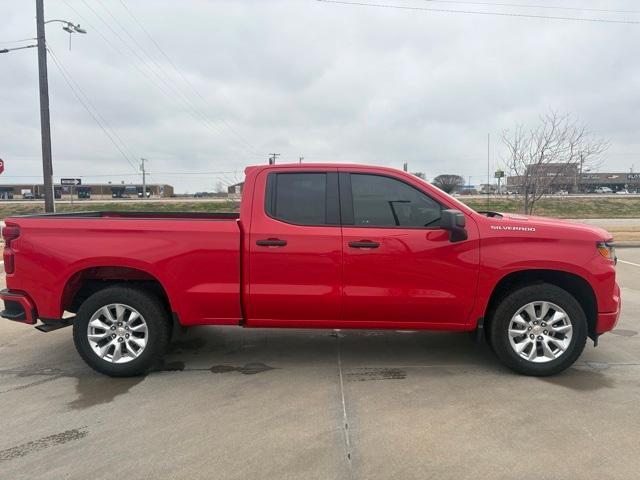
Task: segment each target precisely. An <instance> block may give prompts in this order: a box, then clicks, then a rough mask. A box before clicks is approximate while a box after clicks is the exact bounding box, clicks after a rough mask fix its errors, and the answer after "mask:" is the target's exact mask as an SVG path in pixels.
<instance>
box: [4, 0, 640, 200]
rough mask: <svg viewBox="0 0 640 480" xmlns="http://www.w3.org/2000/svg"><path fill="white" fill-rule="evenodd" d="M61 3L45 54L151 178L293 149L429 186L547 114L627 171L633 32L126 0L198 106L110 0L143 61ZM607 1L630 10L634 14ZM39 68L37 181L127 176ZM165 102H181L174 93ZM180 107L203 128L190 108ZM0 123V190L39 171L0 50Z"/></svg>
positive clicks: (11, 66)
mask: <svg viewBox="0 0 640 480" xmlns="http://www.w3.org/2000/svg"><path fill="white" fill-rule="evenodd" d="M31 3H32V2H11V3H10V4H8V5H5V6H4V7H3V8H4V15H5V19H6V20H5V22H4V24H3V29H2V32H1V34H0V41H3V40H12V39H15V38H24V37H27V36H30V35H33V31H34V18H33V17H34V11H33V5H32V4H31ZM68 3H69V4H70V5H71V6H72V7H73V9H71V8H69V7H68V6H67V5H66V3H65V2H53V1H48V2H46V4H47V5H46V8H47V16H48V17H49V18H68V19H70V20H74V21H77V22H79V23H81V24H83V25H85V26H86V27H87V28H88V30H89V34H88V35H86V36H79V35H77V36H75V37H74V38H73V42H72V50H71V51H68V47H67V40H68V38H67V36H66V34H64V33H63V32H62V31H60V30H59V29H58V27H57V26H55V25H51V26H49V27H47V28H48V38H49V44H50V46H51V47H52V48H53V49H54V51H55V53H56V55H57V56H58V58H59V59H60V60H61V61H62V62H63V64H64V65H65V67H66V68H67V69H68V70H69V72H70V73H71V74H72V75H73V78H74V79H75V81H76V82H77V83H78V84H79V85H80V86H81V88H82V89H83V90H84V91H85V92H86V94H87V95H88V96H89V98H90V99H91V102H92V103H93V104H95V106H96V107H97V109H98V110H99V112H100V114H101V115H102V117H104V118H105V119H106V120H107V122H108V124H109V125H110V126H111V127H113V129H114V130H115V131H116V132H117V133H118V135H119V136H120V137H121V138H122V139H123V140H124V142H125V143H126V148H127V150H128V151H130V152H131V155H130V156H131V157H132V161H134V162H136V161H137V158H136V157H137V156H145V157H148V158H150V159H151V162H150V167H149V168H150V170H151V171H152V172H153V171H155V172H176V171H179V172H187V171H235V172H238V175H240V174H241V172H242V170H243V168H244V167H245V166H246V165H248V164H252V163H256V162H264V161H266V156H267V154H268V153H270V152H274V151H275V152H280V153H282V157H281V159H282V161H296V160H297V158H298V157H299V156H300V155H304V156H305V158H306V159H307V160H308V161H313V160H318V161H356V162H372V163H378V164H389V165H394V166H397V167H400V166H401V165H402V163H403V162H404V161H408V162H409V164H410V168H411V169H412V170H416V171H425V172H427V174H428V175H430V176H435V175H437V174H439V173H445V172H452V173H460V174H462V175H465V176H468V175H472V176H475V177H476V180H475V181H481V178H482V176H483V175H485V172H486V166H485V165H486V164H485V156H486V135H487V133H491V135H492V138H493V139H494V142H493V145H492V151H493V152H494V153H493V157H492V161H493V164H494V165H493V166H494V167H495V166H497V165H498V162H499V143H498V137H499V134H500V131H501V130H502V129H503V128H508V127H510V126H512V125H513V124H514V123H516V122H523V123H526V122H531V121H535V119H536V118H537V116H538V115H539V114H541V113H543V112H545V111H546V110H547V109H549V108H555V109H559V110H563V111H570V112H573V113H574V114H575V115H577V116H579V117H580V118H581V119H582V120H584V121H585V122H586V123H587V124H589V125H590V126H591V128H592V130H594V132H595V133H597V134H598V135H602V136H605V137H608V138H609V139H610V140H611V143H612V146H611V149H610V155H609V162H608V165H607V167H606V168H608V169H609V168H610V169H614V168H615V169H625V170H626V169H627V168H628V167H629V166H630V164H631V163H633V162H634V159H637V160H636V163H638V162H639V161H640V140H639V135H638V133H639V132H638V121H637V119H638V114H639V113H640V96H639V94H638V92H640V65H639V64H638V62H637V61H636V60H635V58H636V56H637V52H636V47H635V46H636V45H638V44H640V26H637V25H636V26H633V25H609V24H587V23H578V22H573V23H572V22H560V21H544V20H534V19H513V18H494V17H484V16H464V15H446V14H437V13H426V12H406V11H393V10H387V9H375V8H362V7H347V6H340V5H330V4H321V3H317V2H313V1H302V0H297V1H294V0H291V1H275V0H274V1H271V0H270V1H264V0H262V1H258V0H255V1H230V0H229V1H215V2H206V1H181V2H176V1H168V0H165V1H151V0H135V1H134V0H126V3H127V5H128V6H129V8H130V9H131V10H132V11H133V12H134V13H135V15H136V16H137V17H138V18H139V19H141V20H142V21H143V22H144V25H145V27H146V28H147V29H148V30H149V31H150V32H151V33H152V35H153V36H154V38H155V39H156V40H157V41H158V42H159V43H160V44H161V46H162V48H163V49H164V50H165V51H166V53H168V55H169V56H170V57H171V58H172V59H173V61H174V62H175V64H176V65H177V66H178V67H179V68H180V72H181V73H182V75H183V76H184V77H186V78H188V79H189V81H190V82H191V83H192V84H193V85H195V86H196V88H197V89H198V90H199V92H201V94H202V95H203V96H204V97H205V98H206V102H203V101H202V99H201V98H199V97H198V96H196V95H195V94H194V93H193V92H192V91H191V90H190V89H189V87H188V86H187V85H186V84H185V82H184V80H183V79H182V78H181V77H180V75H178V74H177V73H176V72H175V71H174V70H173V68H172V66H171V65H170V64H169V63H168V62H167V60H166V59H165V58H164V57H163V56H162V55H161V54H159V53H158V52H157V50H156V49H155V47H154V45H153V44H152V43H151V42H150V41H149V40H148V38H146V36H145V35H144V33H143V32H142V31H141V30H140V29H139V28H138V26H137V25H136V24H135V23H134V22H133V20H132V19H131V18H130V17H129V16H128V14H127V12H126V10H124V9H123V8H122V5H121V4H120V2H119V1H118V0H101V1H100V2H98V1H91V2H89V3H90V5H92V7H93V8H94V9H95V10H96V11H97V12H99V13H100V15H101V16H102V17H103V19H104V20H105V21H107V22H109V24H110V25H111V26H112V28H114V29H115V30H116V31H117V32H119V35H121V36H122V38H123V39H125V40H126V41H127V42H128V43H129V44H130V45H131V47H132V48H133V49H135V50H136V51H137V52H138V55H140V56H142V57H143V60H144V62H141V61H140V59H139V58H137V56H136V55H134V54H132V53H130V52H129V51H128V49H127V48H126V47H124V46H123V45H122V44H121V43H120V41H119V40H118V39H117V38H116V36H115V35H114V34H113V33H112V32H111V31H110V30H109V29H108V28H107V27H105V25H104V24H103V23H102V22H101V20H100V19H99V18H97V17H96V16H95V14H94V13H93V12H91V11H90V10H89V9H88V8H87V6H86V4H85V3H84V2H82V1H73V0H68ZM404 3H407V4H416V5H421V4H423V3H424V2H421V1H419V0H406V1H405V2H404ZM102 5H104V6H106V8H107V9H108V10H109V11H110V12H111V13H113V15H114V16H116V18H117V19H118V21H119V22H120V23H121V24H122V25H123V26H124V27H125V28H126V29H127V31H128V32H129V33H130V34H131V35H133V36H134V37H135V38H136V40H137V42H139V44H140V45H141V46H142V48H143V50H145V51H147V52H149V53H150V54H151V55H152V56H153V58H154V61H152V60H150V59H149V58H148V57H147V56H146V55H144V53H143V51H142V50H141V49H140V48H139V45H137V44H136V43H134V42H133V41H131V39H130V38H129V37H128V36H127V35H126V34H125V33H124V32H123V31H122V30H121V29H120V28H119V26H118V25H116V24H115V22H114V21H113V20H112V19H111V17H109V15H108V13H107V12H106V11H105V10H104V9H103V8H102ZM616 5H617V7H620V8H627V7H628V8H629V9H632V8H634V7H635V2H633V1H631V0H627V1H626V2H625V1H622V2H619V3H618V4H616ZM590 6H594V7H596V8H597V7H598V6H600V7H603V8H606V7H608V6H609V3H607V2H604V1H593V2H590ZM74 9H75V11H74ZM503 10H504V9H503ZM602 15H604V14H602ZM629 15H631V14H629ZM591 16H593V14H591ZM634 18H636V19H640V15H636V16H635V17H634ZM92 27H93V30H92ZM96 30H99V31H100V33H102V35H104V36H105V37H107V39H108V41H109V42H110V43H111V44H112V45H113V46H116V49H114V48H113V47H112V46H110V45H108V44H107V43H105V41H104V39H103V38H102V37H101V35H100V34H99V33H98V32H97V31H96ZM0 47H2V45H0ZM116 50H119V52H118V51H116ZM156 63H158V64H160V65H161V70H162V71H161V72H160V71H159V69H158V67H157V65H156ZM49 70H50V74H49V75H50V84H51V113H52V122H53V148H54V153H55V158H54V170H55V174H56V175H62V174H64V175H68V174H78V175H90V174H109V173H128V174H129V175H134V174H135V171H134V169H133V168H131V166H130V165H129V164H128V163H127V162H126V161H125V160H124V159H123V158H122V157H121V156H120V154H119V153H118V152H117V151H116V149H115V148H114V147H113V145H112V144H111V143H110V142H109V140H108V139H107V138H106V137H105V135H104V133H103V132H102V131H101V130H100V129H99V128H98V127H97V126H96V125H95V123H94V121H93V120H92V119H91V118H90V117H89V116H88V114H87V113H86V112H85V111H84V109H83V108H82V106H80V105H79V104H78V102H77V100H76V99H75V97H74V96H73V94H72V92H71V91H70V90H69V88H68V86H67V85H66V84H65V83H64V81H63V80H62V78H61V77H60V74H59V72H58V71H57V69H56V66H55V65H54V64H53V62H52V61H51V59H50V61H49ZM141 70H142V71H143V72H145V73H141ZM154 71H155V72H156V73H153V72H154ZM158 74H159V75H161V76H162V77H163V78H164V80H159V79H158V76H157V75H158ZM176 90H179V91H180V92H182V93H181V94H178V95H176ZM181 95H186V96H187V97H188V98H189V102H191V103H192V104H193V105H195V106H196V107H195V108H197V109H198V111H200V112H202V113H203V114H204V115H206V116H207V118H209V119H211V123H213V124H214V126H211V125H207V123H206V122H204V121H203V120H202V119H201V118H200V114H197V113H193V112H191V111H190V110H191V108H190V107H188V106H187V105H185V103H184V102H183V101H181V100H180V99H179V98H178V97H180V96H181ZM0 113H1V115H0V157H2V158H3V159H5V161H6V164H7V171H6V173H5V176H6V178H5V179H3V178H0V181H9V180H11V175H34V176H36V175H40V174H41V167H40V163H39V151H40V148H39V131H38V128H39V117H38V98H37V70H36V61H35V52H34V51H28V50H27V51H22V52H14V53H11V54H8V55H1V56H0ZM222 120H224V121H226V123H227V124H228V126H230V127H231V128H232V129H233V130H235V131H236V132H238V133H239V134H240V136H241V137H242V138H243V139H246V140H247V141H248V142H249V143H250V144H251V145H252V147H251V148H249V147H247V146H246V145H245V144H244V142H243V140H240V139H238V138H237V137H236V135H234V134H233V133H232V132H231V131H230V129H229V128H228V126H227V125H225V124H224V123H223V122H222ZM231 177H234V175H227V180H226V181H229V180H231V179H232V178H231ZM134 178H135V177H134V176H130V177H127V180H133V179H134ZM113 180H114V181H118V180H120V178H116V177H114V178H113ZM154 180H156V181H162V182H168V183H172V184H174V185H175V186H176V187H177V188H178V190H179V191H180V190H182V191H185V190H189V191H192V192H193V191H196V190H203V189H207V188H212V187H213V185H214V184H215V182H216V178H214V176H209V177H207V176H181V177H171V176H168V175H163V174H161V173H156V175H154Z"/></svg>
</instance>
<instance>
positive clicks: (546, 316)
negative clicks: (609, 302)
mask: <svg viewBox="0 0 640 480" xmlns="http://www.w3.org/2000/svg"><path fill="white" fill-rule="evenodd" d="M490 337H491V344H492V347H493V350H494V351H495V353H496V355H497V356H498V358H499V359H500V360H501V361H502V362H503V363H504V364H505V365H506V366H508V367H509V368H511V369H512V370H515V371H516V372H518V373H522V374H524V375H533V376H547V375H554V374H556V373H559V372H561V371H563V370H565V369H566V368H568V367H570V366H571V365H572V364H573V363H574V362H575V361H576V359H577V358H578V357H579V356H580V354H581V353H582V351H583V349H584V346H585V343H586V340H587V319H586V316H585V314H584V311H583V310H582V307H581V306H580V304H579V303H578V301H577V300H576V299H575V298H574V297H573V296H572V295H571V294H570V293H569V292H567V291H565V290H563V289H561V288H559V287H557V286H555V285H551V284H538V285H531V286H528V287H523V288H520V289H518V290H515V291H514V292H512V293H510V294H509V295H507V296H506V297H505V298H504V299H503V300H502V302H501V303H500V304H499V305H498V307H497V308H496V310H495V313H494V316H493V318H492V319H491V326H490Z"/></svg>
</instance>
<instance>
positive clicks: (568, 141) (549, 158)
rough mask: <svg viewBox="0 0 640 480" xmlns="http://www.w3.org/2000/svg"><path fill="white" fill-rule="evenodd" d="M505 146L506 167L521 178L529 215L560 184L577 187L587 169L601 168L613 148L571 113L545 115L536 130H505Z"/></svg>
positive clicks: (526, 211)
mask: <svg viewBox="0 0 640 480" xmlns="http://www.w3.org/2000/svg"><path fill="white" fill-rule="evenodd" d="M502 143H503V144H504V146H505V148H506V150H507V155H506V158H505V161H506V168H507V170H508V171H509V174H510V175H512V176H516V177H518V183H519V188H520V193H521V194H522V196H523V198H524V212H525V213H527V214H531V213H533V211H534V210H535V206H536V203H537V202H538V200H540V199H541V198H542V197H543V196H544V195H545V194H547V193H550V192H551V188H552V187H553V186H555V185H557V184H558V183H560V182H563V183H564V184H565V185H573V186H574V187H577V185H578V181H579V179H580V177H581V174H582V171H583V169H584V168H585V167H588V168H597V167H598V166H600V163H601V161H602V157H601V156H602V154H603V153H604V152H605V151H606V150H607V148H608V147H609V143H608V142H607V141H606V140H603V139H600V138H596V137H595V136H594V135H593V134H592V133H591V132H590V131H589V130H588V129H587V127H586V126H585V125H584V124H582V123H580V122H578V121H576V120H575V119H574V118H573V117H572V116H571V115H570V114H564V115H561V114H558V113H557V112H555V111H550V112H549V113H547V114H545V115H542V116H541V117H540V123H539V124H538V125H537V126H535V127H534V128H531V129H527V128H526V127H524V126H523V125H517V126H516V127H515V129H513V130H505V131H503V133H502Z"/></svg>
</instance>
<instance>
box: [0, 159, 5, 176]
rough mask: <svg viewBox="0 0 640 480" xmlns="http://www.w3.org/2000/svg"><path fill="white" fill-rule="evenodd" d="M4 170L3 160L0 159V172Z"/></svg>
mask: <svg viewBox="0 0 640 480" xmlns="http://www.w3.org/2000/svg"><path fill="white" fill-rule="evenodd" d="M2 172H4V160H2V159H0V173H2Z"/></svg>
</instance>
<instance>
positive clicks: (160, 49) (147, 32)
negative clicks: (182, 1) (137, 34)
mask: <svg viewBox="0 0 640 480" xmlns="http://www.w3.org/2000/svg"><path fill="white" fill-rule="evenodd" d="M120 3H121V4H122V6H123V7H124V9H125V10H126V11H127V13H128V14H129V16H131V18H132V19H133V20H134V22H135V23H136V24H137V25H138V27H140V29H141V30H142V31H143V32H144V33H145V35H146V36H147V37H148V38H149V40H151V42H152V43H153V44H154V46H155V47H156V48H157V49H158V51H159V52H160V54H161V55H162V56H163V57H164V58H165V59H166V60H167V62H169V64H170V65H171V66H172V67H173V69H174V70H175V71H176V73H177V74H178V75H179V76H180V78H182V80H184V82H185V83H186V84H187V85H188V86H189V87H190V88H191V90H192V91H193V92H194V93H195V94H196V95H197V96H198V97H199V98H200V99H201V100H202V101H203V102H205V105H207V106H208V107H209V108H212V107H211V105H210V104H209V102H208V101H207V99H206V98H205V97H204V96H203V95H202V94H201V93H200V92H199V91H198V90H197V89H196V87H195V86H194V85H193V84H192V83H191V81H190V80H189V79H188V78H187V77H185V76H184V75H183V74H182V72H181V71H180V69H179V68H178V67H177V66H176V64H175V63H174V62H173V60H171V58H170V57H169V55H167V53H166V52H165V51H164V50H163V49H162V47H161V46H160V44H159V43H158V42H157V41H156V40H155V38H153V36H152V35H151V33H149V31H148V30H147V29H146V28H145V26H144V24H143V23H142V22H140V20H138V18H137V17H136V16H135V15H134V13H133V12H132V11H131V10H130V9H129V7H128V6H127V4H126V3H125V2H124V0H120ZM220 120H221V122H222V123H223V124H224V125H225V126H226V127H227V128H228V129H229V131H231V132H232V133H233V134H234V135H235V136H236V137H238V138H239V139H240V140H241V141H242V142H243V143H245V144H246V145H248V146H249V147H250V148H251V149H252V150H255V147H254V146H253V145H252V144H251V143H249V142H248V141H247V140H246V139H245V138H244V137H242V135H240V134H239V133H238V132H237V131H236V130H235V129H234V128H233V127H231V125H229V123H228V122H227V121H226V120H225V119H220ZM254 153H256V152H255V151H254Z"/></svg>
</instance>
